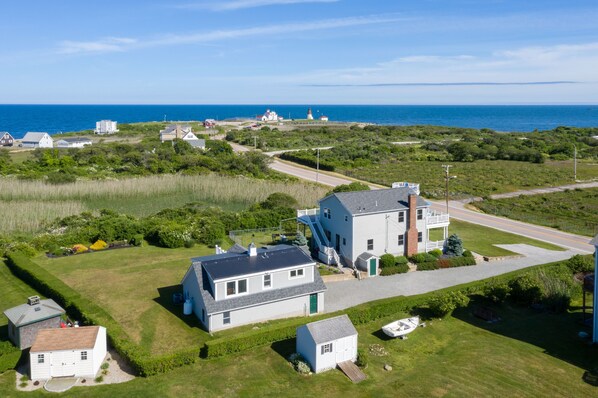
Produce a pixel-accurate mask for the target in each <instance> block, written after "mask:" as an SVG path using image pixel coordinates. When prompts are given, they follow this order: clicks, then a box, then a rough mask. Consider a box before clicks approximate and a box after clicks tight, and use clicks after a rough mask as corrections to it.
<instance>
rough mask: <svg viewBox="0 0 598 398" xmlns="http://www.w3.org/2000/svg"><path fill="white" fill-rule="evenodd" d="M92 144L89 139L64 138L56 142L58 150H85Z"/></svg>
mask: <svg viewBox="0 0 598 398" xmlns="http://www.w3.org/2000/svg"><path fill="white" fill-rule="evenodd" d="M91 144H92V141H91V140H90V139H89V138H63V139H61V140H58V141H56V148H83V147H86V146H88V145H91Z"/></svg>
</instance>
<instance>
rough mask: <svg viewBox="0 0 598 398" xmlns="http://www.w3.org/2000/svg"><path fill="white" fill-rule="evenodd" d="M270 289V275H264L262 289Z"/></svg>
mask: <svg viewBox="0 0 598 398" xmlns="http://www.w3.org/2000/svg"><path fill="white" fill-rule="evenodd" d="M271 287H272V275H270V274H266V275H264V289H269V288H271Z"/></svg>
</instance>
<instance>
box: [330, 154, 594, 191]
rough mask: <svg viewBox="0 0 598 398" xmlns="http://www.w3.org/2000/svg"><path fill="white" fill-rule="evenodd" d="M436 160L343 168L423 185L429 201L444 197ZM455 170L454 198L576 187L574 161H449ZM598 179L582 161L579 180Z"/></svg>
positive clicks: (383, 180) (374, 178) (382, 180)
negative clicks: (537, 162)
mask: <svg viewBox="0 0 598 398" xmlns="http://www.w3.org/2000/svg"><path fill="white" fill-rule="evenodd" d="M446 163H447V162H433V161H421V162H415V161H393V162H384V163H380V164H374V165H370V166H365V167H357V168H354V169H345V170H343V169H339V170H337V171H338V172H340V173H343V174H346V175H347V176H350V177H353V178H357V179H361V180H365V181H370V182H374V183H378V184H382V185H386V186H390V185H391V184H392V183H393V182H396V181H409V182H416V183H419V184H421V192H422V194H423V195H424V196H426V197H429V198H444V194H445V181H444V169H443V168H442V165H443V164H446ZM448 164H451V165H452V166H453V167H451V169H450V174H451V176H456V177H457V178H455V179H452V180H451V181H450V186H449V191H450V194H451V197H453V198H456V197H470V196H488V195H491V194H495V193H503V192H513V191H517V190H520V189H533V188H540V187H548V186H558V185H565V184H573V183H574V181H573V161H560V162H556V161H547V162H546V163H542V164H534V163H528V162H516V161H508V160H476V161H475V162H448ZM596 178H598V164H597V163H591V162H578V165H577V179H578V180H592V179H596Z"/></svg>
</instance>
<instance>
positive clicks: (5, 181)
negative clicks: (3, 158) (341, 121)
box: [0, 174, 327, 232]
mask: <svg viewBox="0 0 598 398" xmlns="http://www.w3.org/2000/svg"><path fill="white" fill-rule="evenodd" d="M326 191H327V189H326V188H324V187H321V186H318V185H315V184H309V183H304V182H284V181H265V180H256V179H251V178H245V177H223V176H219V175H215V174H213V175H198V176H182V175H160V176H151V177H143V178H131V179H124V180H102V181H77V182H76V183H73V184H66V185H58V186H56V185H48V184H46V183H44V182H41V181H24V180H18V179H13V178H2V179H0V205H2V206H3V207H5V208H10V209H11V210H10V211H8V212H5V213H4V214H3V217H0V231H4V232H12V231H21V232H36V231H38V230H39V229H40V228H41V227H42V226H43V224H44V222H46V221H49V220H53V219H55V218H57V217H65V216H68V215H71V214H78V213H81V212H83V211H86V210H88V211H91V210H99V209H103V208H105V209H112V210H115V211H119V212H124V213H128V214H132V215H136V216H146V215H149V214H152V213H155V212H157V211H159V210H161V209H164V208H172V207H180V206H183V205H185V204H186V203H189V202H201V203H202V204H204V205H206V206H220V207H223V208H225V209H229V210H240V209H242V208H246V207H247V206H249V205H251V204H253V203H256V202H260V201H263V200H264V199H266V198H267V197H268V195H270V194H272V193H274V192H284V193H287V194H289V195H291V196H293V197H294V198H296V199H297V201H298V202H299V204H300V205H301V206H314V205H315V204H316V203H317V200H318V199H320V198H321V197H323V196H324V194H325V193H326Z"/></svg>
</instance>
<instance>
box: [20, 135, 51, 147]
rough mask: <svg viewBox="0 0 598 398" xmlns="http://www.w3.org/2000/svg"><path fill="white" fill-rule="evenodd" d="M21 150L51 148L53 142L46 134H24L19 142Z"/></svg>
mask: <svg viewBox="0 0 598 398" xmlns="http://www.w3.org/2000/svg"><path fill="white" fill-rule="evenodd" d="M21 145H22V146H23V148H53V147H54V140H53V139H52V137H50V134H48V133H33V132H29V133H27V134H25V137H23V139H22V140H21Z"/></svg>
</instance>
